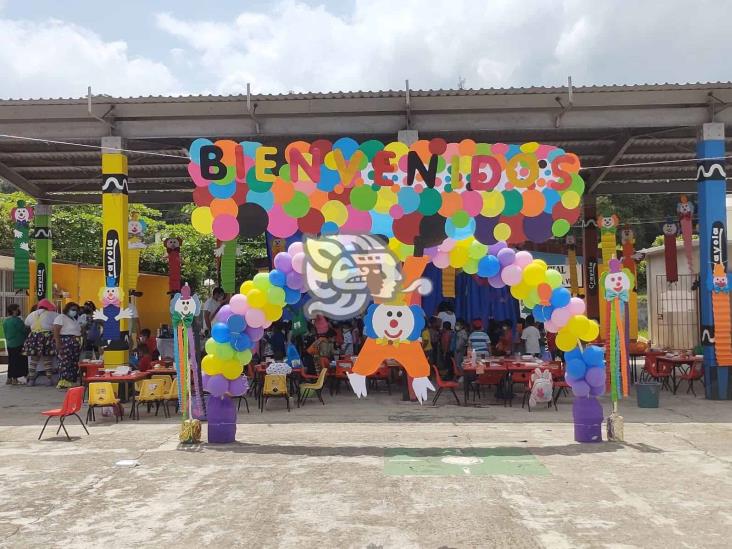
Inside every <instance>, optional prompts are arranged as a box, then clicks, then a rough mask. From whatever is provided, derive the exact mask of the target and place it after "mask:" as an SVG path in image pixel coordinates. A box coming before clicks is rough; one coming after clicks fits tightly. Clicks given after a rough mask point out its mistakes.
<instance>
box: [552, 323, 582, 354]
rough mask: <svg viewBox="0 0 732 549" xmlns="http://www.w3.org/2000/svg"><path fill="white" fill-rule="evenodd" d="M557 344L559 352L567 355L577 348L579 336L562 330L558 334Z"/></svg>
mask: <svg viewBox="0 0 732 549" xmlns="http://www.w3.org/2000/svg"><path fill="white" fill-rule="evenodd" d="M556 344H557V347H559V350H561V351H564V352H565V353H566V352H568V351H571V350H572V349H574V348H575V347H576V346H577V336H575V335H573V334H571V333H570V332H569V331H567V330H566V329H564V328H562V329H561V330H559V333H558V334H557V339H556Z"/></svg>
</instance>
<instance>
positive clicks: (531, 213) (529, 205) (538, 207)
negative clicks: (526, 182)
mask: <svg viewBox="0 0 732 549" xmlns="http://www.w3.org/2000/svg"><path fill="white" fill-rule="evenodd" d="M521 198H522V199H523V207H522V208H521V213H522V214H524V215H525V216H526V217H536V216H537V215H539V214H540V213H541V212H543V211H544V206H546V200H545V199H544V195H543V194H542V193H541V191H537V190H535V189H529V190H526V191H524V192H523V194H522V195H521Z"/></svg>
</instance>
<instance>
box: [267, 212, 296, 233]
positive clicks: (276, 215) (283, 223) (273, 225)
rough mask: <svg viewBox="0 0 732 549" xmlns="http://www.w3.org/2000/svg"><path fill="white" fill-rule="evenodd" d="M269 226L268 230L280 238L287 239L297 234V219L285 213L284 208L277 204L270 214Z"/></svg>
mask: <svg viewBox="0 0 732 549" xmlns="http://www.w3.org/2000/svg"><path fill="white" fill-rule="evenodd" d="M268 214H269V225H267V230H268V231H269V232H270V233H271V234H272V236H276V237H279V238H287V237H288V236H292V235H293V234H295V233H296V232H297V219H295V218H294V217H291V216H289V215H287V214H286V213H285V210H283V209H282V206H280V205H279V204H275V205H274V206H272V208H271V209H270V210H269V212H268Z"/></svg>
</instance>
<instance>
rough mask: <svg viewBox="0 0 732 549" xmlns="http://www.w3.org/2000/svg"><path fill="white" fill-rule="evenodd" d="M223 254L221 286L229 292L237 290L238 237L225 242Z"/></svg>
mask: <svg viewBox="0 0 732 549" xmlns="http://www.w3.org/2000/svg"><path fill="white" fill-rule="evenodd" d="M223 246H224V253H223V255H222V256H221V287H222V288H223V290H224V291H225V292H226V293H227V294H233V293H234V292H235V291H236V281H235V274H236V239H234V240H229V241H228V242H224V244H223Z"/></svg>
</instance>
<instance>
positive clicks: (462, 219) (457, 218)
mask: <svg viewBox="0 0 732 549" xmlns="http://www.w3.org/2000/svg"><path fill="white" fill-rule="evenodd" d="M450 220H451V221H452V223H453V225H455V226H456V227H457V228H458V229H462V228H463V227H465V226H466V225H467V224H468V223H470V216H469V215H468V212H466V211H464V210H459V211H457V212H455V213H454V214H453V216H452V217H451V218H450Z"/></svg>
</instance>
